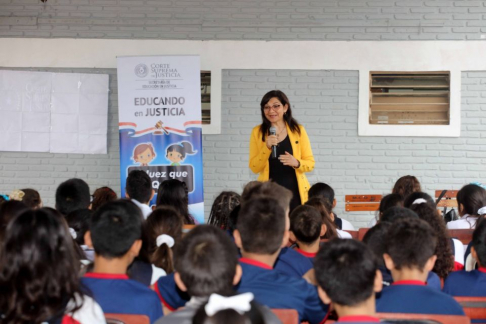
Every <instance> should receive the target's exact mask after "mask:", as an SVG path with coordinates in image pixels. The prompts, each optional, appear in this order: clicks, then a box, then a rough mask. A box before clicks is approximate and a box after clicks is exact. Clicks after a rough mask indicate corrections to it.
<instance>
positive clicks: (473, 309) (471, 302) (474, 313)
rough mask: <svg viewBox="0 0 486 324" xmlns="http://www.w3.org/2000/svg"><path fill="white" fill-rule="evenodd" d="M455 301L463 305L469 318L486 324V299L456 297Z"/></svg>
mask: <svg viewBox="0 0 486 324" xmlns="http://www.w3.org/2000/svg"><path fill="white" fill-rule="evenodd" d="M454 299H455V300H456V301H457V302H458V303H459V304H461V306H462V308H463V309H464V313H466V315H467V317H469V318H470V319H472V320H482V321H481V323H486V297H454ZM475 323H478V322H476V321H475Z"/></svg>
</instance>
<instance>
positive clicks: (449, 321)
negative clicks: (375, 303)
mask: <svg viewBox="0 0 486 324" xmlns="http://www.w3.org/2000/svg"><path fill="white" fill-rule="evenodd" d="M376 316H377V317H378V318H379V319H387V320H396V321H397V322H398V323H400V321H404V320H416V321H424V322H425V323H427V324H430V322H427V321H435V322H437V323H441V324H470V323H471V321H470V320H469V318H468V317H467V316H461V315H435V314H405V313H377V314H376ZM435 322H433V323H435ZM418 323H420V322H418Z"/></svg>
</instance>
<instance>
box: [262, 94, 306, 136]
mask: <svg viewBox="0 0 486 324" xmlns="http://www.w3.org/2000/svg"><path fill="white" fill-rule="evenodd" d="M272 98H277V99H278V100H279V101H280V102H281V103H282V106H285V105H288V107H289V108H288V109H287V112H286V113H285V114H284V115H283V118H284V121H285V124H287V125H288V126H289V128H290V131H291V132H292V133H297V134H299V135H300V128H299V124H298V123H297V120H295V119H294V118H293V117H292V109H291V107H290V102H289V98H287V96H286V95H285V93H283V92H282V91H280V90H271V91H269V92H267V93H266V94H265V95H264V96H263V98H262V101H261V102H260V111H261V113H262V124H261V125H260V132H261V133H262V141H263V142H265V137H267V135H268V132H269V130H270V127H271V126H272V124H271V123H270V121H269V120H268V119H267V118H266V117H265V112H264V108H265V105H266V104H267V103H268V102H269V101H270V99H272Z"/></svg>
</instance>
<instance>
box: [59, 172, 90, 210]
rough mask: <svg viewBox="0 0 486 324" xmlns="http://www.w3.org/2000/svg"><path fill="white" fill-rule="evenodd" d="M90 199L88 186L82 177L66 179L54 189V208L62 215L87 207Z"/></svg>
mask: <svg viewBox="0 0 486 324" xmlns="http://www.w3.org/2000/svg"><path fill="white" fill-rule="evenodd" d="M90 200H91V196H90V194H89V186H88V184H87V183H86V182H85V181H84V180H82V179H77V178H72V179H69V180H66V181H64V182H63V183H61V184H60V185H59V186H58V187H57V189H56V210H57V211H58V212H60V213H61V214H63V215H64V216H66V215H67V214H69V213H71V212H73V211H76V210H80V209H87V208H88V207H89V204H90Z"/></svg>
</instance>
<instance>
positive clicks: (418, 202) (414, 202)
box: [412, 198, 427, 205]
mask: <svg viewBox="0 0 486 324" xmlns="http://www.w3.org/2000/svg"><path fill="white" fill-rule="evenodd" d="M426 203H427V200H425V199H424V198H418V199H415V200H414V201H413V203H412V205H420V204H426Z"/></svg>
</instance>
